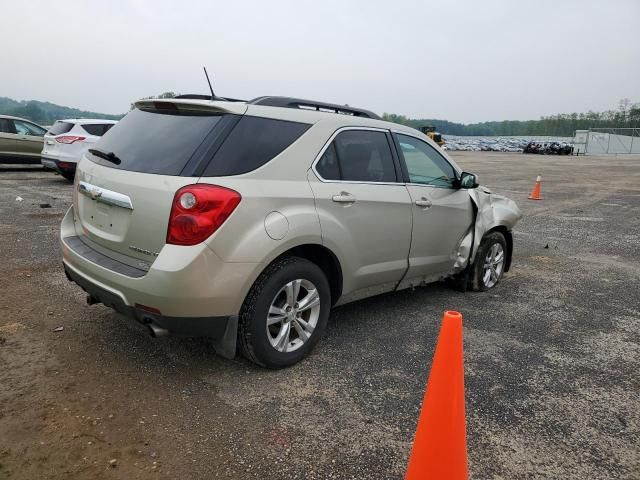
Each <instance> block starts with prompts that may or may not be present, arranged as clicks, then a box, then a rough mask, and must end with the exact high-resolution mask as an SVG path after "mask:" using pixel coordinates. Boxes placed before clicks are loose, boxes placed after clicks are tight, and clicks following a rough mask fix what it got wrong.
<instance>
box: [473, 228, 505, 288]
mask: <svg viewBox="0 0 640 480" xmlns="http://www.w3.org/2000/svg"><path fill="white" fill-rule="evenodd" d="M506 264H507V241H506V240H505V238H504V235H502V234H501V233H500V232H491V233H489V234H488V235H486V236H485V237H484V238H483V239H482V242H481V243H480V248H478V253H477V255H476V261H475V262H474V265H473V277H472V288H473V290H475V291H486V290H489V289H491V288H493V287H495V286H496V285H497V284H498V282H499V281H500V280H501V279H502V276H503V275H504V269H505V266H506Z"/></svg>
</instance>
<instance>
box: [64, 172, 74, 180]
mask: <svg viewBox="0 0 640 480" xmlns="http://www.w3.org/2000/svg"><path fill="white" fill-rule="evenodd" d="M60 175H62V176H63V177H64V178H66V179H67V180H69V181H70V182H73V179H74V177H75V176H76V172H60Z"/></svg>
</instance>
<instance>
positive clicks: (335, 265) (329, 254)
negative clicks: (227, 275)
mask: <svg viewBox="0 0 640 480" xmlns="http://www.w3.org/2000/svg"><path fill="white" fill-rule="evenodd" d="M286 256H294V257H300V258H304V259H306V260H309V261H310V262H312V263H315V264H316V265H317V266H318V267H320V269H321V270H322V272H323V273H324V274H325V275H326V277H327V281H328V282H329V288H330V289H331V305H332V306H333V305H335V304H336V302H337V301H338V300H339V299H340V297H341V296H342V290H343V272H342V265H341V263H340V260H339V259H338V257H337V255H336V254H335V253H334V252H333V251H331V249H329V248H327V247H325V246H324V245H321V244H319V243H302V244H299V245H294V246H290V247H289V248H287V249H286V250H283V251H281V252H278V253H277V254H276V255H275V256H273V257H272V258H271V259H270V260H268V261H267V262H266V263H265V264H264V268H263V269H261V271H260V272H258V273H257V275H256V278H258V276H259V275H260V273H262V272H263V271H264V270H266V269H267V268H268V267H269V265H271V264H273V263H274V262H276V261H278V260H280V259H281V258H282V257H286ZM254 281H255V279H254ZM252 283H253V282H252Z"/></svg>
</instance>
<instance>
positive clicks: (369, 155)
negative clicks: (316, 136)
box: [316, 130, 397, 183]
mask: <svg viewBox="0 0 640 480" xmlns="http://www.w3.org/2000/svg"><path fill="white" fill-rule="evenodd" d="M316 171H317V172H318V173H319V174H320V176H321V177H322V178H323V179H325V180H337V179H338V178H339V179H340V180H342V181H345V182H367V183H393V182H396V181H397V177H396V170H395V166H394V162H393V156H392V154H391V147H390V146H389V142H388V140H387V135H386V133H385V132H381V131H373V130H346V131H344V132H340V133H339V134H338V135H337V136H336V138H335V139H334V141H333V143H332V145H331V146H330V147H329V148H328V149H327V150H326V151H325V153H324V154H323V156H322V157H321V159H320V161H319V162H318V164H317V165H316ZM325 175H328V176H325ZM338 176H339V177H338Z"/></svg>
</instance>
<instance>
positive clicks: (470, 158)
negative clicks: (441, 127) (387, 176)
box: [0, 152, 640, 480]
mask: <svg viewBox="0 0 640 480" xmlns="http://www.w3.org/2000/svg"><path fill="white" fill-rule="evenodd" d="M453 156H454V158H456V160H457V161H458V162H459V163H460V165H461V166H463V168H465V169H466V170H468V171H472V172H474V173H477V174H479V176H480V179H481V181H482V183H483V184H485V185H487V186H488V187H490V188H491V189H493V190H494V191H495V192H496V193H502V194H505V195H507V196H509V197H511V198H513V199H514V200H516V201H517V202H518V204H519V205H520V207H521V209H522V210H523V212H524V215H525V217H524V218H523V220H522V221H521V222H520V223H519V224H518V225H517V227H516V231H515V234H514V237H515V257H514V264H513V267H512V270H511V272H510V273H508V274H507V275H506V277H505V278H504V280H503V282H502V283H501V284H500V285H499V286H498V287H497V288H496V289H494V290H493V291H491V292H490V293H484V294H483V293H465V294H463V293H459V292H456V291H453V290H451V289H449V288H447V287H446V286H444V285H441V284H436V285H432V286H428V287H424V288H420V289H416V290H414V291H404V292H400V293H397V294H389V295H383V296H379V297H375V298H372V299H368V300H364V301H360V302H357V303H354V304H351V305H347V306H344V307H341V308H338V309H336V310H335V311H334V312H333V313H332V315H331V318H330V320H329V325H328V328H327V335H326V337H325V339H324V340H323V341H321V342H320V344H319V345H318V347H317V348H316V351H315V352H314V353H313V354H312V355H311V356H310V357H309V358H308V359H307V360H306V361H304V362H302V363H301V364H299V365H297V366H295V367H293V368H290V369H287V370H282V371H267V370H263V369H260V368H257V367H255V366H253V365H252V364H250V363H248V362H247V361H245V360H243V359H241V358H236V359H235V360H233V361H229V360H225V359H222V358H220V357H217V356H215V355H214V353H213V349H212V346H211V345H210V344H209V343H208V341H206V340H203V339H187V338H175V337H168V338H161V339H152V338H150V337H149V336H148V335H147V334H146V332H145V330H144V328H143V327H142V326H139V325H137V324H135V323H134V322H131V321H129V320H127V319H125V318H123V317H121V316H119V315H117V314H115V313H114V312H112V311H110V310H109V309H107V308H104V307H102V306H92V307H89V306H87V305H86V303H85V295H84V294H83V292H82V291H81V290H80V289H79V288H78V287H77V286H75V285H73V284H69V283H68V282H67V281H66V278H65V276H64V274H63V271H62V269H61V260H60V253H59V251H58V246H57V239H56V238H57V232H58V225H59V223H60V220H61V218H62V216H63V214H64V212H65V210H66V209H67V208H68V206H69V204H70V202H71V185H70V184H69V183H67V182H66V181H65V180H64V179H62V178H60V177H59V176H55V175H53V174H52V173H50V172H43V171H40V170H38V169H28V168H25V169H12V168H2V169H0V367H1V368H0V478H11V479H30V480H31V479H95V478H105V479H130V478H136V479H165V478H166V479H185V478H190V479H205V478H206V479H210V478H227V479H244V478H276V479H290V478H298V479H303V478H304V479H307V478H309V479H313V478H317V479H326V478H332V479H361V478H362V479H377V478H380V479H394V478H402V476H403V472H404V470H405V467H406V463H407V458H408V455H409V451H410V448H411V442H412V438H413V433H414V431H415V427H416V421H417V417H418V413H419V409H420V403H421V401H422V396H423V394H424V387H425V382H426V379H427V375H428V371H429V367H430V364H431V357H432V354H433V349H434V342H435V340H436V336H437V333H438V326H439V321H440V318H441V315H442V312H443V310H445V309H455V310H459V311H461V312H462V313H463V315H464V324H465V328H464V351H465V381H466V403H467V405H466V406H467V435H468V448H469V469H470V474H471V476H472V477H473V478H478V479H485V478H495V479H498V478H509V479H511V478H514V479H515V478H563V479H574V478H575V479H584V478H589V479H600V478H603V479H604V478H607V479H608V478H636V479H637V478H640V377H639V375H638V371H639V369H640V334H639V331H640V328H639V327H640V297H639V293H638V286H639V284H640V282H639V280H640V260H639V258H640V184H639V183H638V179H640V157H638V156H634V157H631V156H626V157H622V156H621V157H546V156H528V155H521V154H501V153H477V152H455V153H454V154H453ZM538 174H541V175H542V176H543V194H544V196H545V198H544V200H543V201H541V202H533V201H529V200H527V195H528V193H529V191H530V190H531V187H532V185H533V180H534V179H535V176H536V175H538ZM17 196H20V197H22V198H23V199H24V200H23V201H21V202H19V201H16V197H17ZM41 204H49V205H50V206H51V207H50V208H41ZM60 327H61V328H62V330H61V331H56V330H57V329H58V330H59V328H60Z"/></svg>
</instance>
